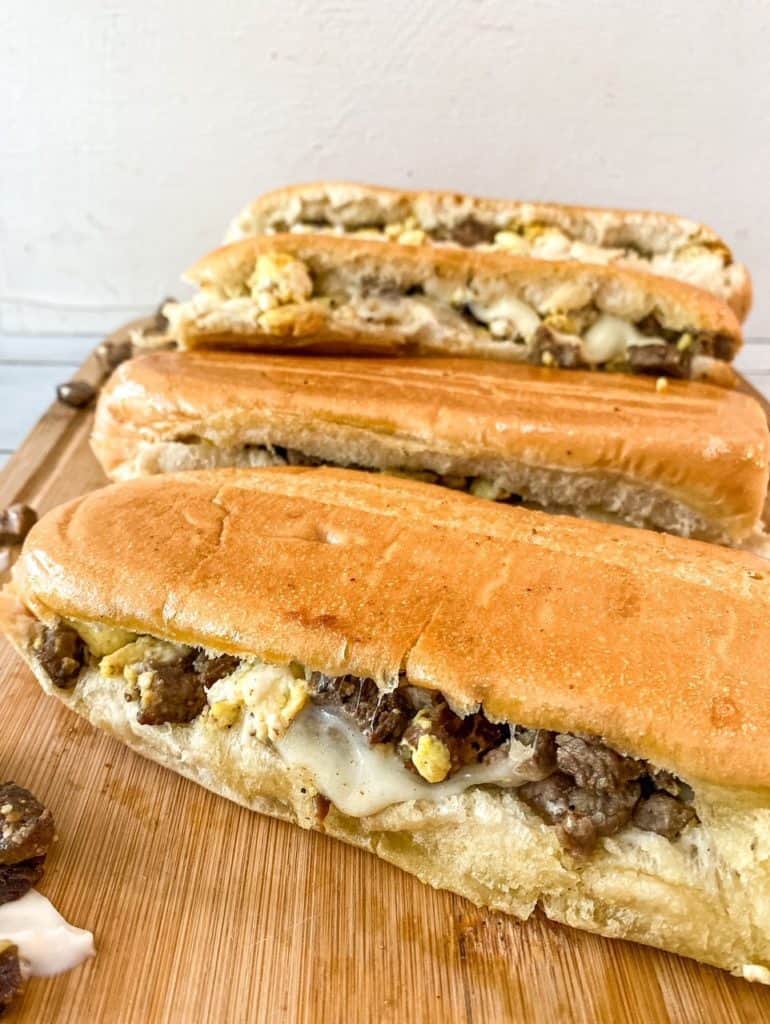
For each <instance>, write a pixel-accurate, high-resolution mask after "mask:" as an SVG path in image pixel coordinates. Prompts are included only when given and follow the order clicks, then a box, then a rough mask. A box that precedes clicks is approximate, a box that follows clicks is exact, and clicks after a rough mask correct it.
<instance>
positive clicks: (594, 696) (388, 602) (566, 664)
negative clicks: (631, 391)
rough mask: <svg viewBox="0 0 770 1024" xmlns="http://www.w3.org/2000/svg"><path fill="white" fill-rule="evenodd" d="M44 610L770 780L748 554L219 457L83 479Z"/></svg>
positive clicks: (30, 548)
mask: <svg viewBox="0 0 770 1024" xmlns="http://www.w3.org/2000/svg"><path fill="white" fill-rule="evenodd" d="M15 579H16V585H17V587H18V590H19V592H20V594H21V596H22V598H23V599H24V600H25V601H26V602H27V603H28V605H29V606H30V607H31V608H32V610H33V611H35V612H36V613H37V614H38V615H40V616H41V617H43V618H45V617H46V616H51V615H62V616H65V617H70V618H75V619H83V620H90V621H98V622H102V623H105V624H109V625H119V626H122V627H125V628H127V629H130V630H135V631H140V632H146V633H150V634H153V635H155V636H159V637H165V638H168V639H171V640H176V641H179V642H184V643H191V644H200V645H203V646H206V647H210V648H213V649H216V650H223V651H230V652H232V653H240V654H250V655H258V656H260V657H262V658H266V659H268V660H271V661H275V662H282V663H287V662H290V661H292V660H296V661H299V662H301V663H303V664H304V665H306V666H309V667H310V668H312V669H315V670H320V671H323V672H325V673H330V674H343V673H352V674H354V675H357V676H367V677H372V678H374V679H376V680H378V681H379V682H380V683H383V682H385V681H391V682H392V681H394V680H395V678H396V676H397V675H398V673H399V671H401V670H404V671H405V672H406V674H407V677H408V678H409V679H410V680H411V681H412V682H413V683H415V684H416V685H421V686H426V687H432V688H438V689H441V690H442V691H443V692H444V693H445V694H446V695H447V696H448V698H449V700H450V701H451V702H452V703H453V704H454V705H455V706H456V707H459V708H470V707H472V706H474V705H476V704H477V703H481V704H483V706H484V708H485V709H486V711H487V713H488V714H489V715H490V717H492V718H496V719H507V720H510V721H513V722H517V723H521V724H523V725H526V726H531V727H543V728H548V729H556V730H564V731H570V732H577V733H590V734H594V735H599V736H603V737H604V738H605V740H606V741H607V742H608V743H609V744H610V745H611V746H613V747H615V748H617V749H619V750H621V751H624V752H627V753H630V754H633V755H636V756H639V757H645V758H649V759H650V760H651V761H652V762H653V763H655V764H656V765H658V766H660V767H664V768H668V769H670V770H672V771H676V772H677V773H679V774H680V775H682V776H683V777H685V778H688V779H700V780H710V781H713V782H715V783H719V784H725V785H735V786H748V787H756V788H768V787H770V745H768V744H767V742H766V735H767V732H768V728H770V687H769V686H768V685H767V665H768V664H769V663H770V626H768V615H769V613H770V569H769V568H768V564H767V562H765V561H763V560H761V559H758V558H755V557H753V556H751V555H748V554H745V553H742V552H734V551H729V550H727V549H722V548H716V547H711V546H709V545H706V544H700V543H697V542H693V541H684V540H681V539H678V538H675V537H668V536H665V535H660V534H653V533H648V532H646V531H643V530H633V529H625V528H622V527H609V526H605V525H601V524H598V523H592V522H584V521H580V520H573V519H568V518H561V517H549V516H547V515H544V514H540V513H536V512H529V511H526V510H522V509H516V508H508V507H501V506H498V505H494V504H491V503H487V502H484V501H482V500H479V499H475V498H472V497H469V496H467V495H463V494H456V493H452V492H448V491H445V490H442V489H439V488H436V487H431V486H429V485H424V484H418V483H413V482H410V481H405V480H400V479H390V478H386V479H376V478H372V477H371V476H370V475H369V474H360V473H355V472H351V471H344V470H328V469H316V470H308V469H299V468H284V469H271V470H259V471H239V470H219V471H215V472H202V473H185V474H180V475H177V476H166V477H152V478H147V479H143V480H134V481H130V482H128V483H122V484H115V485H112V486H110V487H106V488H104V489H102V490H99V491H95V492H93V493H91V494H87V495H85V496H84V497H81V498H78V499H77V500H75V501H73V502H70V503H69V504H67V505H64V506H62V507H60V508H58V509H55V510H54V511H53V512H51V513H49V514H48V515H47V516H45V517H44V518H43V519H42V520H41V521H40V522H39V523H38V524H37V525H36V526H35V527H34V528H33V530H32V531H31V532H30V534H29V535H28V537H27V540H26V542H25V544H24V548H23V552H22V555H21V558H20V560H19V562H18V563H17V567H16V572H15Z"/></svg>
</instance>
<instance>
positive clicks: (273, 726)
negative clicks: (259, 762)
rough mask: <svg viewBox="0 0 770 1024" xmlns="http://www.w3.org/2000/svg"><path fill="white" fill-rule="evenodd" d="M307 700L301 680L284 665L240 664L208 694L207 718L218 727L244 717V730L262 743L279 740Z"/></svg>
mask: <svg viewBox="0 0 770 1024" xmlns="http://www.w3.org/2000/svg"><path fill="white" fill-rule="evenodd" d="M307 700H308V690H307V684H306V682H305V680H304V678H296V677H295V676H294V674H293V673H292V671H291V669H289V668H287V667H286V666H283V665H263V664H260V663H252V664H245V665H242V666H241V668H239V669H237V670H236V671H235V672H233V674H232V675H230V676H227V678H225V679H221V680H220V681H219V682H218V683H215V684H214V685H213V686H212V687H211V688H210V689H209V691H208V702H209V706H210V708H211V710H210V716H211V719H212V720H213V721H214V722H215V723H216V724H217V725H219V726H222V727H223V728H226V727H228V726H231V725H234V724H235V723H236V722H237V721H238V718H239V717H240V716H241V715H243V716H244V723H243V724H244V727H245V728H246V729H248V731H249V732H250V733H251V734H252V735H253V736H255V737H256V738H257V739H258V740H261V741H263V742H264V741H265V740H270V741H271V742H275V741H276V740H278V739H280V737H281V736H283V734H284V733H285V732H286V730H287V729H288V728H289V726H290V725H291V723H292V722H293V721H294V719H295V718H296V717H297V715H298V714H299V713H300V711H301V710H302V709H303V708H304V706H305V704H306V703H307Z"/></svg>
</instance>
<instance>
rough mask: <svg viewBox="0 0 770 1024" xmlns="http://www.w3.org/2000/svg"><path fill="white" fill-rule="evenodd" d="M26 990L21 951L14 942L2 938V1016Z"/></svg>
mask: <svg viewBox="0 0 770 1024" xmlns="http://www.w3.org/2000/svg"><path fill="white" fill-rule="evenodd" d="M23 990H24V979H23V978H22V976H21V964H20V963H19V951H18V949H17V948H16V946H14V944H13V943H12V942H4V941H3V940H2V939H0V1017H2V1016H3V1014H4V1013H5V1011H6V1010H8V1009H9V1008H10V1006H11V1004H12V1003H14V1002H15V1001H16V999H18V998H19V996H20V995H21V993H22V991H23Z"/></svg>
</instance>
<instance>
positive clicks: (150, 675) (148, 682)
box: [132, 649, 206, 725]
mask: <svg viewBox="0 0 770 1024" xmlns="http://www.w3.org/2000/svg"><path fill="white" fill-rule="evenodd" d="M196 657H197V655H196V653H195V650H193V649H186V650H185V649H182V650H180V653H179V660H178V661H176V662H171V663H169V662H166V661H164V662H154V661H152V660H151V659H149V658H148V659H146V660H145V661H144V662H142V663H141V665H139V666H137V670H138V671H137V685H136V689H135V691H134V692H133V694H132V696H133V697H134V698H138V700H139V712H138V714H137V716H136V720H137V722H139V724H140V725H163V724H164V723H165V722H175V723H180V722H191V721H192V720H193V719H194V718H197V717H198V715H199V714H200V713H201V711H203V708H204V707H205V705H206V691H205V689H204V687H203V683H202V681H201V679H200V677H199V676H197V675H196V674H195V672H194V671H193V663H194V661H195V659H196Z"/></svg>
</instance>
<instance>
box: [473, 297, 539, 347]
mask: <svg viewBox="0 0 770 1024" xmlns="http://www.w3.org/2000/svg"><path fill="white" fill-rule="evenodd" d="M470 307H471V312H472V313H473V315H474V316H475V317H476V318H477V319H478V320H483V321H484V322H485V323H487V324H493V323H500V324H501V325H502V324H506V325H509V332H510V333H513V334H516V335H518V336H519V337H522V338H524V340H525V341H529V340H530V339H531V338H532V335H533V334H534V333H535V331H536V330H537V329H538V327H539V326H540V317H539V316H538V315H537V313H536V312H535V311H534V309H532V307H531V306H528V305H527V304H526V302H521V301H520V300H519V299H514V298H507V299H498V300H497V302H489V303H484V302H479V301H478V299H477V300H475V301H474V302H471V303H470ZM511 328H512V330H511ZM495 333H496V332H495Z"/></svg>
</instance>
